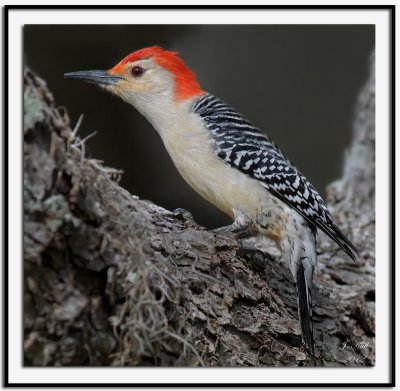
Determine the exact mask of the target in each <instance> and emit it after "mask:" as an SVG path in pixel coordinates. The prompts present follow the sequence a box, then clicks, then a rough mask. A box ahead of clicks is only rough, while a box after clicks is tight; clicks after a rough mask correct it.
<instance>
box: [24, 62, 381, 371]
mask: <svg viewBox="0 0 400 391" xmlns="http://www.w3.org/2000/svg"><path fill="white" fill-rule="evenodd" d="M373 75H374V69H372V70H371V78H370V80H369V81H368V82H367V84H366V86H365V88H364V89H363V91H362V92H361V94H360V97H359V101H358V103H357V107H356V111H355V122H354V137H353V142H352V145H351V147H350V149H349V151H348V152H347V154H346V159H345V169H344V174H343V178H342V179H340V180H339V181H337V182H335V183H334V184H332V185H331V186H330V187H329V189H328V200H329V203H330V206H331V208H332V212H333V215H334V217H335V219H336V221H337V223H338V225H339V226H340V227H342V228H343V230H344V232H346V233H347V234H348V235H349V238H350V239H351V240H352V241H353V242H354V244H355V245H356V246H357V247H358V248H359V249H360V250H361V251H360V258H359V261H358V264H355V263H353V262H352V261H351V260H349V259H348V258H347V257H346V256H345V254H344V253H343V252H342V251H339V250H338V248H337V246H336V245H334V244H333V243H332V242H331V241H329V239H327V238H326V237H325V236H322V235H321V236H320V237H319V265H320V267H319V272H318V273H317V275H316V276H315V284H314V291H313V292H314V294H313V298H314V299H313V303H314V321H315V338H316V357H315V358H312V357H310V356H309V355H308V354H307V352H306V350H305V348H304V345H303V342H302V338H301V333H300V327H299V322H298V317H297V301H296V292H295V286H294V284H293V281H292V278H291V276H290V274H289V271H288V270H287V268H286V265H285V264H284V263H283V262H282V261H281V260H280V255H279V252H278V251H277V250H276V249H275V248H273V246H271V245H270V244H269V243H267V244H266V245H265V244H263V243H261V242H260V244H259V246H262V247H263V249H264V252H265V254H266V255H265V257H264V256H260V254H256V256H249V255H248V254H245V253H243V252H242V251H240V250H239V249H238V247H237V242H236V240H235V238H234V237H229V236H224V235H215V234H213V233H211V232H208V231H206V230H205V229H204V228H203V227H200V226H198V225H197V224H196V223H195V222H193V221H192V219H191V218H190V216H189V215H188V214H185V213H172V212H170V211H167V210H165V209H163V208H161V207H159V206H157V205H154V204H152V203H150V202H148V201H144V200H140V199H139V198H138V197H136V196H133V195H131V194H129V193H128V192H127V191H126V190H124V189H122V188H121V187H120V186H119V185H118V178H119V176H120V172H118V171H117V170H114V169H110V168H106V167H104V166H103V165H102V164H101V163H100V162H99V161H96V160H93V159H87V158H85V155H84V140H80V139H79V138H78V137H77V135H76V130H75V131H74V132H73V131H71V129H70V128H69V121H68V118H67V115H66V113H64V112H62V111H61V110H60V109H56V108H55V106H54V101H53V98H52V95H51V93H50V92H49V91H48V90H47V87H46V84H45V82H44V81H43V80H41V79H40V78H38V77H37V76H36V75H34V74H33V73H32V72H31V71H29V70H26V71H25V93H24V170H25V171H24V330H25V335H24V338H25V340H24V353H25V365H28V366H43V365H47V366H66V365H75V366H81V365H88V366H89V365H90V366H93V365H106V366H112V365H113V366H126V365H141V366H149V365H150V366H153V365H157V366H197V365H205V366H242V365H251V366H264V365H265V366H314V365H317V366H365V365H374V361H375V345H374V343H375V337H374V336H375V334H374V330H375V306H374V304H375V285H374V284H375V278H374V275H375V274H374V270H375V269H374V264H375V254H374V248H375V242H374V234H375V215H374V191H375V186H374V147H375V145H374V137H375V135H374V77H373ZM321 164H323V162H322V163H321ZM257 243H258V242H257Z"/></svg>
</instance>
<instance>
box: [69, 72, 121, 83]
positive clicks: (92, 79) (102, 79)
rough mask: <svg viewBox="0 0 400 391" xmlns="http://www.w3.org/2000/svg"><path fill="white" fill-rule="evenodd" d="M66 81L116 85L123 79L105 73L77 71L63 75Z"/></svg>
mask: <svg viewBox="0 0 400 391" xmlns="http://www.w3.org/2000/svg"><path fill="white" fill-rule="evenodd" d="M64 77H65V78H66V79H76V80H82V81H85V82H87V83H94V84H100V85H101V84H103V85H112V84H117V83H118V82H119V81H120V80H124V78H123V77H121V76H117V75H110V74H109V73H108V72H107V71H78V72H69V73H64Z"/></svg>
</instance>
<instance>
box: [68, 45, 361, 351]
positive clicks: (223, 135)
mask: <svg viewBox="0 0 400 391" xmlns="http://www.w3.org/2000/svg"><path fill="white" fill-rule="evenodd" d="M64 76H65V77H66V78H70V79H77V80H82V81H85V82H89V83H95V84H97V85H99V86H100V87H102V88H104V89H106V90H108V91H109V92H111V93H113V94H116V95H117V96H119V97H121V98H122V99H123V100H124V101H126V102H127V103H129V104H131V105H132V106H134V107H135V108H136V109H137V110H138V111H139V112H140V113H141V114H142V115H143V116H145V117H146V118H147V120H148V121H149V122H150V123H151V124H152V126H153V127H154V128H155V129H156V131H157V132H158V133H159V135H160V136H161V138H162V141H163V142H164V145H165V147H166V149H167V151H168V153H169V155H170V156H171V159H172V161H173V162H174V164H175V166H176V168H177V169H178V171H179V172H180V174H181V175H182V177H183V178H184V179H185V180H186V182H187V183H188V184H189V185H190V186H191V187H192V188H193V189H194V190H195V191H197V192H198V193H199V194H200V195H201V196H203V197H204V198H205V199H207V200H208V201H209V202H211V203H212V204H214V205H215V206H216V207H217V208H219V209H220V210H222V211H223V212H224V213H226V214H227V215H228V216H230V217H231V218H232V220H233V223H232V224H231V225H230V226H227V227H222V228H220V229H218V231H219V232H240V231H241V230H243V229H248V230H250V231H251V232H261V233H262V234H265V235H266V236H268V237H269V238H271V239H272V240H274V241H275V243H276V244H277V246H278V247H279V248H280V250H281V252H282V256H283V258H284V260H285V261H286V263H287V265H288V267H289V270H290V271H291V274H292V276H293V279H294V281H295V283H296V286H297V296H298V312H299V317H300V323H301V329H302V334H303V339H304V341H305V344H306V347H307V348H308V350H309V352H310V353H311V354H312V355H314V338H313V324H312V301H311V288H312V280H313V273H314V269H315V268H316V266H317V254H316V232H317V228H319V229H320V230H322V231H323V232H324V233H325V234H327V235H328V236H329V237H330V238H331V239H333V240H334V241H335V242H336V243H337V244H338V245H339V246H340V247H341V248H342V249H343V250H344V251H345V252H346V254H348V255H349V256H350V257H351V258H352V259H353V260H355V259H356V255H357V250H356V248H355V247H354V246H353V244H352V243H351V242H350V241H349V240H348V239H347V237H346V236H345V235H344V234H343V233H342V232H341V231H340V229H339V228H338V227H337V226H336V225H335V224H334V222H333V220H332V217H331V215H330V213H329V210H328V208H327V206H326V204H325V202H324V201H323V199H322V198H321V196H320V195H319V194H318V192H317V190H316V189H315V188H314V186H313V185H312V184H311V183H310V182H309V181H308V180H307V179H306V178H305V177H304V175H303V174H302V173H301V172H300V171H299V170H298V169H297V168H296V167H295V166H294V165H293V164H292V163H291V162H290V161H289V160H288V159H287V158H286V157H285V156H284V154H283V153H282V151H281V150H280V149H279V148H278V147H277V145H276V144H275V143H274V142H273V141H272V140H271V139H270V138H269V137H268V136H266V135H265V134H264V133H263V132H262V131H261V130H260V129H259V128H257V127H256V126H254V125H253V124H252V123H251V122H250V121H249V120H247V119H246V118H245V117H243V116H242V115H241V114H239V113H238V112H237V111H236V110H235V109H234V108H232V107H231V106H229V105H228V104H226V103H225V102H224V101H222V100H221V99H219V98H217V97H215V96H213V95H211V94H209V93H207V92H205V91H203V90H202V89H201V87H200V85H199V83H198V81H197V78H196V76H195V74H194V73H193V72H192V71H191V70H190V69H189V68H188V67H187V66H186V65H185V63H184V62H183V61H182V59H181V58H180V57H179V56H178V54H177V53H176V52H172V51H166V50H163V49H162V48H161V47H159V46H153V47H148V48H144V49H140V50H137V51H135V52H133V53H131V54H129V55H128V56H126V57H125V58H124V59H122V60H121V61H120V62H119V63H118V64H117V65H115V66H114V67H113V68H111V69H109V70H106V71H99V70H95V71H79V72H70V73H66V74H65V75H64Z"/></svg>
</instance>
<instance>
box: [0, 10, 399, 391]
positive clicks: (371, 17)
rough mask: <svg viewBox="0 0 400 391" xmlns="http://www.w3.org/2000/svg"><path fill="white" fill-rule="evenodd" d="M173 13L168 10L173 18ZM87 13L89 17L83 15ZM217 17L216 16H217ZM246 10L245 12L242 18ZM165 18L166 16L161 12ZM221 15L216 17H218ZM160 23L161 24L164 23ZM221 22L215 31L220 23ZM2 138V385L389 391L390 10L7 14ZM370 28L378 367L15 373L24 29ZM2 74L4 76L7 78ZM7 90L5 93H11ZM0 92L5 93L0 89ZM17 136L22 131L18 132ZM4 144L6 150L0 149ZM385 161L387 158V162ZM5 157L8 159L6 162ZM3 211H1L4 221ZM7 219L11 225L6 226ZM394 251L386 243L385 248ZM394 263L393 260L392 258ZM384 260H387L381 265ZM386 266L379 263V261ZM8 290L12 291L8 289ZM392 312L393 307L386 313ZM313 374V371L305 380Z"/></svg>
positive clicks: (18, 367) (19, 355)
mask: <svg viewBox="0 0 400 391" xmlns="http://www.w3.org/2000/svg"><path fill="white" fill-rule="evenodd" d="M178 8H179V12H171V10H178ZM88 10H90V18H88V15H87V12H88ZM217 10H218V11H217ZM243 11H246V12H243ZM166 12H168V18H165V13H166ZM221 13H224V16H222V14H221ZM166 20H167V21H168V22H167V23H166V22H165V21H166ZM221 21H222V23H221ZM5 22H6V23H5V26H4V28H5V29H4V42H5V50H6V52H5V62H6V64H5V66H6V72H8V73H6V77H5V79H4V82H5V83H8V88H7V89H6V90H5V91H6V94H7V95H6V96H5V99H4V101H5V105H6V106H5V110H4V117H5V125H6V128H5V135H6V136H5V138H4V141H5V143H4V145H3V146H4V148H5V150H4V151H5V156H7V160H6V161H5V162H4V163H5V166H6V170H7V171H6V172H5V173H6V175H5V176H4V178H3V179H5V180H7V179H8V181H7V183H5V192H8V193H7V194H5V202H6V203H7V201H8V204H6V205H5V207H6V208H7V207H8V208H7V210H8V217H9V218H8V220H6V221H7V226H4V235H7V233H8V238H7V236H6V237H5V241H6V243H3V244H4V245H5V248H6V251H7V250H8V253H6V254H5V255H6V256H7V257H6V258H5V262H8V267H7V266H5V269H4V272H5V273H4V277H5V281H4V282H5V288H6V289H7V291H6V292H4V295H5V297H4V299H5V300H7V303H6V304H7V305H6V306H5V309H8V312H7V313H6V314H5V315H6V321H7V325H6V339H5V340H4V341H3V342H4V344H5V346H3V351H4V352H6V353H5V355H6V356H5V357H4V362H5V373H4V375H5V379H6V382H5V383H6V384H7V385H13V386H16V385H20V386H23V385H39V384H41V385H54V386H56V385H69V384H78V385H81V386H85V385H86V386H88V385H90V386H100V385H112V386H118V385H131V386H133V385H139V384H141V385H145V384H147V385H149V383H151V384H152V385H156V384H157V385H174V386H178V385H190V384H193V385H202V384H205V379H206V383H209V384H212V385H214V386H217V385H231V386H233V385H239V384H244V385H246V386H251V385H270V384H273V385H282V383H283V382H284V383H285V385H287V386H289V385H303V386H304V385H308V386H312V385H324V384H325V385H340V384H342V385H343V384H345V385H348V386H351V385H353V386H356V385H357V386H360V385H367V384H368V385H384V384H385V385H390V384H392V385H393V381H394V368H393V362H394V357H393V349H394V348H393V346H391V343H392V341H391V338H393V333H392V332H393V330H391V326H392V325H393V323H392V322H393V320H394V312H393V310H394V308H393V300H394V299H393V297H392V292H393V289H394V286H393V282H394V276H393V271H394V250H391V249H390V248H389V246H388V238H391V235H392V230H393V220H392V217H391V214H390V211H391V209H392V207H393V205H391V201H390V200H391V182H392V177H391V174H394V168H393V171H391V162H392V159H393V158H394V156H393V153H394V145H392V144H391V141H392V140H393V138H394V133H393V132H394V130H393V129H392V128H391V127H392V126H393V125H394V108H393V107H392V104H393V103H394V95H393V91H392V87H391V79H392V77H393V76H394V74H393V73H392V72H393V70H392V68H391V66H392V64H393V62H394V58H393V57H392V56H394V46H393V45H392V44H393V41H394V26H393V22H394V6H381V7H379V6H376V7H375V6H365V7H363V6H361V7H346V6H337V7H330V6H328V7H324V6H320V7H318V6H315V7H312V8H309V7H305V8H304V9H303V8H302V7H300V6H298V7H285V6H280V7H272V8H271V7H268V6H257V7H256V8H252V7H251V6H249V7H234V8H232V7H229V6H227V7H221V6H218V7H217V8H213V7H212V6H205V7H194V8H193V9H190V8H187V7H184V8H181V7H174V8H169V9H168V7H161V8H160V7H157V6H155V7H154V8H152V7H150V6H146V7H135V6H131V7H130V6H124V7H123V8H118V7H111V6H110V7H102V8H101V9H99V8H97V7H96V6H94V7H90V6H89V7H85V6H84V7H79V6H70V7H57V6H54V7H51V6H44V7H34V6H20V7H18V6H8V7H6V9H5ZM225 23H226V24H274V25H277V24H353V25H354V24H373V25H375V32H376V52H375V56H376V96H377V97H378V99H377V101H376V129H379V132H377V133H376V173H379V175H376V205H377V207H378V209H379V212H380V213H377V214H376V233H377V235H376V257H377V258H378V259H379V263H377V265H376V267H377V270H376V300H377V302H376V335H377V336H376V365H375V366H374V367H367V368H343V369H342V368H318V369H312V368H302V369H301V368H270V367H267V368H104V367H101V368H99V367H97V368H28V367H23V346H22V344H23V338H22V336H23V332H22V324H23V322H22V317H23V312H22V303H23V298H22V294H23V289H22V285H21V284H22V280H21V276H22V273H23V262H22V259H23V253H22V245H21V244H22V224H21V222H22V220H23V216H22V211H23V209H22V208H21V205H22V194H23V191H22V183H23V182H22V161H23V160H22V156H23V155H22V148H21V145H22V144H23V143H22V141H23V140H22V137H23V132H22V128H23V127H22V118H23V111H22V91H23V85H22V82H23V80H22V75H23V72H22V64H23V37H22V30H23V29H22V27H23V25H24V24H40V25H43V24H53V25H54V24H87V25H89V24H225ZM7 76H8V78H7ZM10 86H12V88H10ZM3 87H6V86H3ZM18 129H20V130H21V131H20V132H19V131H18ZM7 143H8V145H6V144H7ZM390 151H392V156H391V158H390V159H388V154H389V156H390ZM7 152H8V154H7ZM7 210H6V209H5V210H4V211H5V212H6V213H7ZM10 216H12V218H10ZM391 244H393V242H392V243H391ZM392 257H393V258H392ZM386 260H387V261H386ZM385 261H386V262H385ZM11 282H12V283H11ZM390 304H392V306H391V305H390ZM310 371H312V373H311V372H310Z"/></svg>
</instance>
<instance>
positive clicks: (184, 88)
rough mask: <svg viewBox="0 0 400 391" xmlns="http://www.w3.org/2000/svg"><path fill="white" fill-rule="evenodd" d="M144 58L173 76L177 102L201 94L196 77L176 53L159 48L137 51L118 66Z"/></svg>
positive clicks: (153, 47)
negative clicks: (151, 60) (152, 60)
mask: <svg viewBox="0 0 400 391" xmlns="http://www.w3.org/2000/svg"><path fill="white" fill-rule="evenodd" d="M146 58H153V59H154V61H155V62H156V63H157V64H158V65H160V66H162V67H163V68H165V69H167V70H168V71H170V72H171V73H172V74H173V75H174V78H175V83H176V91H175V98H176V99H177V100H185V99H189V98H192V97H193V96H196V95H199V94H201V93H203V90H202V89H201V88H200V86H199V83H198V82H197V79H196V75H195V74H194V73H193V72H192V71H191V70H190V69H189V68H188V67H187V66H186V65H185V63H184V62H183V61H182V60H181V59H180V58H179V57H178V53H176V52H170V51H167V50H163V49H162V48H161V47H159V46H152V47H148V48H144V49H140V50H137V51H136V52H133V53H131V54H129V55H128V56H126V57H125V58H124V59H123V60H122V61H121V62H120V63H119V64H118V65H119V66H122V65H124V64H126V63H129V62H135V61H138V60H144V59H146ZM118 65H117V66H118Z"/></svg>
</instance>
